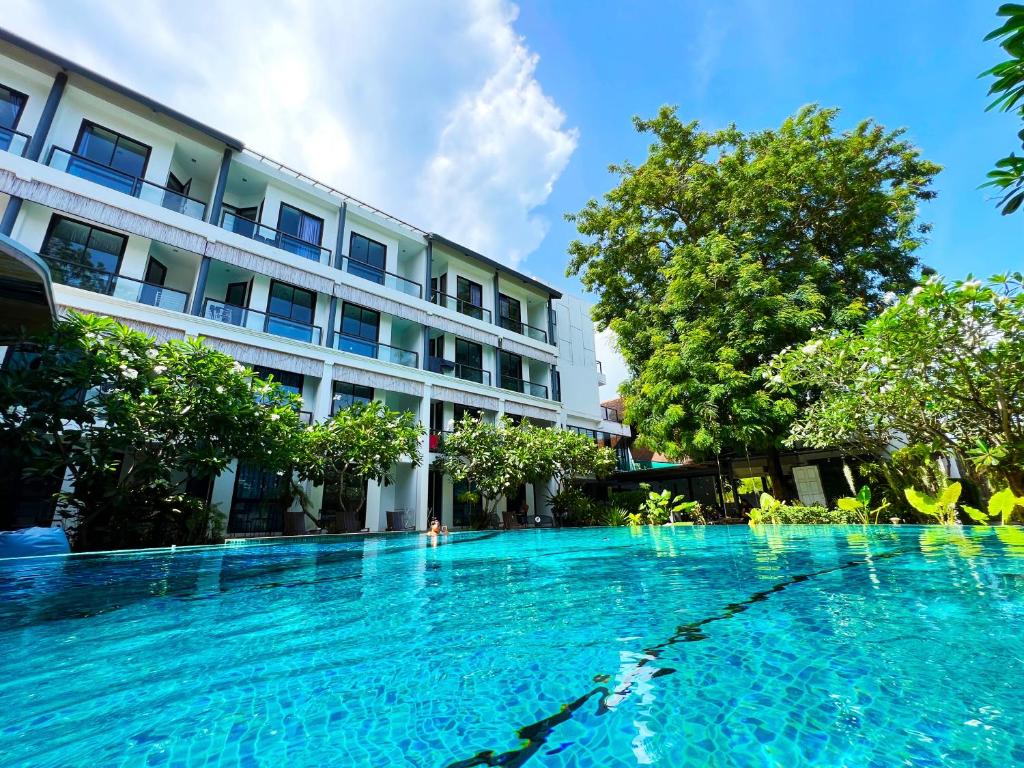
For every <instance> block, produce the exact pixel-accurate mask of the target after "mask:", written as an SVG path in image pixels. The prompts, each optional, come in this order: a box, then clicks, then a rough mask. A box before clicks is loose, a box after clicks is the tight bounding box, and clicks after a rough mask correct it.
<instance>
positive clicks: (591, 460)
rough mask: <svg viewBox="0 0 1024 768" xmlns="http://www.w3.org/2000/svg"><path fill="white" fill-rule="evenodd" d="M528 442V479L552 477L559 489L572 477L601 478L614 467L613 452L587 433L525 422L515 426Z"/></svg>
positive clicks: (538, 481) (537, 480)
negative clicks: (529, 457)
mask: <svg viewBox="0 0 1024 768" xmlns="http://www.w3.org/2000/svg"><path fill="white" fill-rule="evenodd" d="M518 428H519V429H521V430H522V431H523V433H524V435H525V436H526V438H527V441H528V442H529V443H530V447H529V452H530V456H531V461H530V464H529V467H528V472H527V476H528V479H529V480H531V481H533V482H534V483H543V482H546V481H547V480H549V479H550V480H553V481H554V484H555V490H554V492H555V493H556V494H557V493H560V492H561V491H562V490H563V489H564V488H565V487H566V485H567V483H569V482H570V481H571V480H577V479H580V478H594V479H601V478H603V477H607V476H608V475H609V474H610V473H611V472H612V470H613V469H615V453H614V452H613V451H612V450H611V449H610V448H605V447H603V446H599V445H597V443H595V442H594V440H593V439H592V438H590V437H587V436H586V435H582V434H579V433H578V432H572V431H570V430H568V429H549V428H547V427H538V426H534V425H532V424H530V423H529V422H524V423H522V424H521V425H519V427H518Z"/></svg>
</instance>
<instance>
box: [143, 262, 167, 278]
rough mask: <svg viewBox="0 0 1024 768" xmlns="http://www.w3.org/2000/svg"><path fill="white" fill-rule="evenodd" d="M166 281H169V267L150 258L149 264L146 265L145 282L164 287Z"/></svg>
mask: <svg viewBox="0 0 1024 768" xmlns="http://www.w3.org/2000/svg"><path fill="white" fill-rule="evenodd" d="M165 280H167V267H165V266H164V265H163V264H161V263H160V262H159V261H157V260H156V259H154V258H153V257H152V256H150V257H149V263H148V264H147V265H146V280H145V281H146V282H147V283H151V284H153V285H163V284H164V281H165Z"/></svg>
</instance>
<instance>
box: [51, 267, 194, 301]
mask: <svg viewBox="0 0 1024 768" xmlns="http://www.w3.org/2000/svg"><path fill="white" fill-rule="evenodd" d="M43 258H44V260H45V261H46V264H47V266H48V267H49V268H50V274H51V275H52V276H53V279H54V280H55V281H56V282H58V283H63V284H64V285H70V286H71V287H72V288H81V289H83V290H86V291H92V292H93V293H101V294H103V295H104V296H113V297H114V298H117V299H124V300H125V301H134V302H138V303H139V304H148V305H149V306H151V307H160V308H161V309H170V310H173V311H175V312H185V311H186V310H187V308H188V296H189V295H188V294H187V293H186V292H184V291H176V290H174V289H172V288H165V287H164V286H162V285H156V284H155V283H147V282H145V281H143V280H136V279H135V278H133V277H125V276H124V275H118V274H114V273H112V272H105V271H103V270H102V269H93V268H92V267H86V266H83V265H81V264H76V263H74V262H72V261H63V260H61V259H54V258H50V257H49V256H44V257H43Z"/></svg>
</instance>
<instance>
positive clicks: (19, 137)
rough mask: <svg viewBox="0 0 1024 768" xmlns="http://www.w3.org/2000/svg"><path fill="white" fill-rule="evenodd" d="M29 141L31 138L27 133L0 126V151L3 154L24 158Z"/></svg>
mask: <svg viewBox="0 0 1024 768" xmlns="http://www.w3.org/2000/svg"><path fill="white" fill-rule="evenodd" d="M31 140H32V137H31V136H29V135H28V134H27V133H22V132H21V131H16V130H14V129H13V128H4V127H2V126H0V149H2V150H4V151H5V152H10V153H11V154H14V155H21V157H24V156H25V150H26V149H28V143H29V142H30V141H31Z"/></svg>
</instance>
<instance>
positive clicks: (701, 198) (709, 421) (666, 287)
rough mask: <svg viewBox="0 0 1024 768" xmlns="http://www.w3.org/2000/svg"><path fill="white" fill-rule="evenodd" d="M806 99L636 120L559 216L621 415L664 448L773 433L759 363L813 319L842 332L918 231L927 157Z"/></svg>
mask: <svg viewBox="0 0 1024 768" xmlns="http://www.w3.org/2000/svg"><path fill="white" fill-rule="evenodd" d="M837 114H838V110H836V109H820V108H818V107H816V106H808V107H805V108H803V109H801V110H800V111H799V112H797V113H796V114H795V115H793V116H792V117H790V118H788V119H787V120H785V121H784V122H783V123H782V125H781V126H780V127H779V128H778V129H775V130H762V131H754V132H750V133H744V132H742V131H740V130H739V129H738V128H736V127H735V126H729V127H727V128H725V129H722V130H718V131H704V130H701V128H700V126H699V125H698V123H696V122H690V123H687V122H683V121H682V120H680V119H679V117H678V116H677V114H676V112H675V110H674V109H672V108H668V107H665V108H663V109H662V110H661V111H660V112H659V114H658V115H657V117H655V118H654V119H653V120H641V119H639V118H637V119H635V121H634V122H635V124H636V128H637V130H638V131H641V132H643V133H648V134H651V135H652V136H653V143H652V144H651V145H650V150H649V154H648V157H647V159H646V160H645V161H644V162H643V163H642V164H641V165H639V166H635V165H632V164H628V163H627V164H624V165H618V166H612V168H611V170H612V172H613V173H616V174H617V175H618V176H619V183H618V185H617V186H616V187H615V188H614V189H612V190H611V191H610V192H608V193H607V194H606V195H605V197H604V200H603V201H602V202H598V201H596V200H591V201H590V202H589V203H588V204H587V206H586V207H585V208H584V209H583V210H582V211H580V212H579V213H577V214H575V215H572V216H570V217H569V219H570V220H571V221H574V222H575V224H576V226H577V229H578V231H579V233H580V235H582V239H580V240H577V241H574V242H573V243H572V244H571V245H570V248H569V251H570V254H571V257H572V259H571V262H570V265H569V270H568V271H569V274H571V275H579V276H580V278H581V280H582V282H583V284H584V285H585V286H586V287H587V288H588V289H590V290H593V291H595V292H597V294H598V295H599V301H598V303H597V305H596V307H595V310H594V319H595V321H596V322H597V324H598V326H599V328H601V329H604V328H611V329H613V330H614V331H615V333H616V335H617V337H618V342H619V348H620V350H621V351H622V354H623V357H624V358H625V361H626V364H627V366H628V369H629V373H630V380H629V381H628V382H627V383H626V384H625V385H624V387H623V395H624V397H625V405H626V416H627V420H628V421H629V422H630V423H631V424H632V425H633V426H634V427H635V428H636V429H637V431H638V433H639V436H640V440H641V442H642V443H644V444H646V445H648V446H650V447H652V448H655V449H657V450H660V451H662V452H664V453H666V454H668V455H669V456H673V457H677V458H679V457H683V456H692V457H701V456H707V455H709V454H714V453H716V452H719V451H723V450H740V451H742V450H744V449H750V450H759V451H760V450H764V451H767V452H768V453H769V455H770V456H771V457H772V458H773V460H772V462H771V474H772V478H773V484H774V485H775V489H776V493H778V494H780V495H782V496H787V495H789V493H790V492H789V489H787V488H786V487H785V484H784V482H783V478H782V473H781V467H780V465H779V462H778V450H777V449H778V447H779V446H780V444H781V441H782V440H783V439H784V438H785V436H786V435H787V433H788V428H789V424H790V422H791V421H792V419H793V417H794V415H795V413H796V403H795V401H794V399H793V397H792V396H791V395H789V394H788V393H778V392H772V391H769V390H768V389H767V388H766V386H765V381H764V378H763V373H762V366H763V365H764V363H765V362H766V361H767V360H768V359H769V358H770V357H771V356H772V355H773V354H775V353H777V352H779V351H780V350H782V349H783V348H785V347H786V346H789V345H793V344H798V343H800V342H802V341H804V340H806V339H808V338H809V337H810V336H811V334H812V332H813V329H815V328H817V327H818V326H825V327H834V328H850V327H854V326H856V325H858V324H859V323H861V322H863V320H864V319H865V318H866V317H867V316H870V315H871V314H873V313H875V312H877V311H878V309H879V307H880V303H881V296H882V294H884V293H885V292H887V291H895V290H901V289H904V288H907V287H909V285H911V284H912V282H913V275H914V272H915V270H916V269H917V267H918V261H917V257H916V256H915V251H916V250H917V248H918V247H919V246H920V245H921V243H922V240H923V237H924V235H925V233H926V232H927V229H928V227H927V225H925V224H921V223H919V222H918V221H917V208H918V203H919V202H920V201H922V200H927V199H929V198H931V197H933V196H934V192H933V191H931V189H930V184H931V181H932V178H933V176H934V175H935V174H936V173H937V172H938V171H939V167H938V166H937V165H935V164H934V163H931V162H928V161H926V160H923V159H922V158H921V157H920V154H919V152H918V150H917V149H916V148H915V147H913V146H912V145H911V144H909V143H908V142H907V141H905V140H904V139H903V138H902V133H903V132H902V131H901V130H895V131H890V130H886V129H885V128H884V127H882V126H880V125H878V124H876V123H873V122H871V121H864V122H862V123H860V124H858V125H857V126H856V127H855V128H853V129H852V130H849V131H845V132H837V131H836V130H835V129H834V127H833V123H834V121H835V118H836V116H837Z"/></svg>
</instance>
